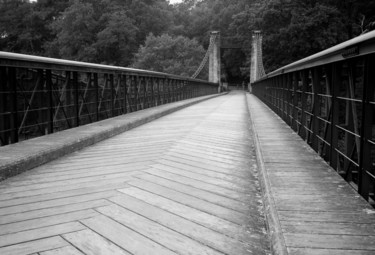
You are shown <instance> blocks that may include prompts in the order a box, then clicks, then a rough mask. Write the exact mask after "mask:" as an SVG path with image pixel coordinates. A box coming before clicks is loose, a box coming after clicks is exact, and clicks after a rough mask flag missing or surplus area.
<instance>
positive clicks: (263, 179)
mask: <svg viewBox="0 0 375 255" xmlns="http://www.w3.org/2000/svg"><path fill="white" fill-rule="evenodd" d="M249 101H250V95H249V94H246V103H247V109H248V111H249V115H250V123H251V129H252V130H251V133H252V135H253V138H254V143H255V150H256V157H257V162H258V166H259V175H260V179H259V181H260V183H261V189H262V195H263V196H262V199H263V204H264V212H265V216H266V224H267V228H268V234H269V238H270V246H271V247H270V248H271V253H272V254H275V255H288V250H287V247H286V244H285V240H284V235H283V232H282V229H281V224H280V221H279V216H278V213H277V210H276V205H275V202H274V200H273V196H272V191H271V184H270V180H269V178H268V174H267V170H266V168H265V166H264V160H263V156H262V150H261V147H260V142H259V138H258V134H257V132H256V130H255V124H254V122H253V120H252V118H251V116H252V114H251V111H252V110H251V107H250V102H249Z"/></svg>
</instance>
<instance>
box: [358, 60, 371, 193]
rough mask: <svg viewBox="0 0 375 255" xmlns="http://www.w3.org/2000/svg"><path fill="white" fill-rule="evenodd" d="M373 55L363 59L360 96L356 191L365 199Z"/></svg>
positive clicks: (367, 182)
mask: <svg viewBox="0 0 375 255" xmlns="http://www.w3.org/2000/svg"><path fill="white" fill-rule="evenodd" d="M374 68H375V55H374V54H371V55H369V56H366V57H365V60H364V77H363V78H364V80H363V97H362V121H361V123H362V126H361V148H360V153H361V155H360V160H359V180H358V192H359V194H361V195H362V196H363V197H364V198H365V199H366V200H368V198H369V192H370V176H369V175H368V173H367V171H370V170H371V169H372V167H373V166H372V158H371V147H372V146H373V145H371V144H370V143H369V141H370V140H372V126H373V114H374V109H373V107H374V106H373V105H372V104H371V102H373V101H374V87H375V73H374Z"/></svg>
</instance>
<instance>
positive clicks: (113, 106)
mask: <svg viewBox="0 0 375 255" xmlns="http://www.w3.org/2000/svg"><path fill="white" fill-rule="evenodd" d="M107 78H108V77H107ZM109 89H110V91H111V98H110V100H111V117H114V116H115V97H114V80H113V74H109Z"/></svg>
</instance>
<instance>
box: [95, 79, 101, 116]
mask: <svg viewBox="0 0 375 255" xmlns="http://www.w3.org/2000/svg"><path fill="white" fill-rule="evenodd" d="M94 89H95V106H96V107H95V109H96V111H95V115H96V121H99V120H100V116H99V111H100V109H99V81H98V74H97V73H94Z"/></svg>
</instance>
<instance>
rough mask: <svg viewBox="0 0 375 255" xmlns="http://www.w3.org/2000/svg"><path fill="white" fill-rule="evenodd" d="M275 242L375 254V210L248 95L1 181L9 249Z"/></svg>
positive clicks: (173, 249) (260, 246)
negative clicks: (266, 227) (267, 228)
mask: <svg viewBox="0 0 375 255" xmlns="http://www.w3.org/2000/svg"><path fill="white" fill-rule="evenodd" d="M246 100H248V104H247V102H246ZM249 110H250V112H251V117H252V119H251V122H250V119H249V116H250V115H249ZM252 127H254V128H255V130H254V133H255V136H254V135H253V133H252V132H251V128H252ZM256 152H257V153H256ZM261 188H262V191H261ZM263 208H266V210H265V212H263V210H264V209H263ZM266 217H267V223H266V221H265V218H266ZM266 225H268V227H269V230H270V232H269V235H268V234H267V232H266V230H265V226H266ZM268 240H271V242H270V243H269V242H268ZM270 245H271V247H272V248H273V251H274V252H275V254H301V255H302V254H307V255H308V254H313V255H316V254H323V255H324V254H330V255H337V254H355V255H359V254H364V255H369V254H375V211H374V210H373V209H372V208H371V207H370V206H369V205H368V204H367V203H366V202H365V201H364V200H363V199H362V198H360V197H359V196H358V195H357V194H356V193H355V192H354V191H353V190H352V189H351V188H350V187H349V186H348V185H347V184H346V183H345V182H344V181H343V180H342V179H341V178H340V177H339V176H337V174H336V173H335V172H334V171H333V170H331V169H330V168H329V167H328V166H327V165H326V164H325V163H324V162H323V161H322V160H321V159H320V158H318V157H316V155H315V154H314V152H312V151H311V150H310V149H309V148H308V146H307V145H306V144H305V143H304V142H303V141H302V140H301V139H300V138H299V137H298V136H297V135H296V134H293V132H292V131H291V130H290V129H289V128H288V127H287V126H286V125H285V124H284V123H283V122H282V121H281V120H280V119H279V118H278V117H276V115H275V114H273V113H272V112H271V111H270V110H269V109H268V108H267V107H265V106H264V105H263V104H262V103H261V102H259V101H258V100H257V99H256V98H255V97H253V96H252V95H246V96H245V94H244V93H243V92H233V93H231V94H229V95H226V96H220V97H217V98H214V99H210V100H208V101H205V102H203V103H200V104H197V105H194V106H191V107H188V108H186V109H183V110H180V111H178V112H175V113H173V114H170V115H168V116H165V117H163V118H160V119H158V120H156V121H153V122H150V123H148V124H145V125H143V126H140V127H138V128H135V129H133V130H130V131H127V132H125V133H123V134H120V135H118V136H115V137H113V138H111V139H108V140H105V141H103V142H100V143H97V144H95V145H93V146H90V147H87V148H85V149H83V150H81V151H78V152H74V153H72V154H70V155H68V156H65V157H63V158H60V159H58V160H55V161H52V162H50V163H47V164H45V165H42V166H40V167H37V168H35V169H33V170H30V171H28V172H25V173H23V174H20V175H18V176H15V177H12V178H9V179H8V180H6V181H3V182H1V183H0V254H1V255H4V254H12V255H13V254H34V255H35V254H39V255H51V254H67V255H69V254H73V255H74V254H199V255H201V254H234V255H241V254H268V253H270V249H269V247H270Z"/></svg>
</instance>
